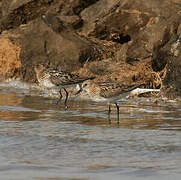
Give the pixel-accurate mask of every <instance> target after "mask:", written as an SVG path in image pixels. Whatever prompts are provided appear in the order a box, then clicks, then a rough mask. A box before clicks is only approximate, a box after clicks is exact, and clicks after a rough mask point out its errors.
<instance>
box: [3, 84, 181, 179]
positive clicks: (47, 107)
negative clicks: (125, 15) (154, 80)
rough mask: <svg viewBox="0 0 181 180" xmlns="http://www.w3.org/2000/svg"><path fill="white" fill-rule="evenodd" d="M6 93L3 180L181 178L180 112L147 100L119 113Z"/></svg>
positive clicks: (180, 106) (179, 108)
mask: <svg viewBox="0 0 181 180" xmlns="http://www.w3.org/2000/svg"><path fill="white" fill-rule="evenodd" d="M68 106H69V108H68V109H65V108H64V105H63V104H61V103H60V104H59V105H57V104H56V99H51V98H45V97H43V96H40V95H39V94H38V93H37V94H36V93H33V95H32V94H31V92H27V91H26V92H25V91H24V90H17V89H13V88H6V87H3V88H1V89H0V147H1V148H0V162H1V163H0V174H1V177H3V179H5V180H6V179H15V180H16V178H15V175H17V174H18V176H17V179H18V180H21V179H42V180H56V179H65V180H66V179H110V178H112V179H120V178H124V179H126V180H128V179H132V178H134V179H140V178H144V179H145V178H146V179H155V178H159V179H162V177H163V178H164V179H165V177H169V175H172V176H173V177H175V178H176V179H177V178H178V179H179V178H180V175H179V174H180V169H181V160H180V153H181V143H180V138H181V133H180V130H181V104H180V103H178V102H174V103H173V102H172V103H171V102H170V103H169V102H167V103H163V102H159V103H157V104H155V103H153V101H149V100H147V99H144V98H137V99H131V100H129V101H125V102H123V103H121V104H120V123H119V124H117V116H116V107H114V105H113V106H112V113H111V123H110V122H109V121H108V118H107V110H108V107H107V105H106V104H104V103H95V102H91V101H73V100H71V101H68ZM22 172H23V174H22Z"/></svg>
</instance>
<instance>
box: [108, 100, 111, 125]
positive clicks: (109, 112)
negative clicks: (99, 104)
mask: <svg viewBox="0 0 181 180" xmlns="http://www.w3.org/2000/svg"><path fill="white" fill-rule="evenodd" d="M108 106H109V107H108V120H109V123H110V124H111V118H110V114H111V104H110V103H109V104H108Z"/></svg>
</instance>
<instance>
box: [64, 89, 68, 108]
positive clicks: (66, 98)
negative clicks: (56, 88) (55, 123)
mask: <svg viewBox="0 0 181 180" xmlns="http://www.w3.org/2000/svg"><path fill="white" fill-rule="evenodd" d="M63 90H64V91H65V93H66V97H65V101H64V104H65V108H68V106H67V100H68V96H69V93H68V92H67V90H66V89H65V88H63Z"/></svg>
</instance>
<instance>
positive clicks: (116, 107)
mask: <svg viewBox="0 0 181 180" xmlns="http://www.w3.org/2000/svg"><path fill="white" fill-rule="evenodd" d="M115 105H116V108H117V123H118V124H119V106H118V104H117V103H115Z"/></svg>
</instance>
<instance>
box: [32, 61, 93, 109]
mask: <svg viewBox="0 0 181 180" xmlns="http://www.w3.org/2000/svg"><path fill="white" fill-rule="evenodd" d="M34 70H35V72H36V77H37V80H38V82H39V84H40V85H41V86H44V87H47V88H55V89H58V90H59V94H60V98H59V100H58V102H60V101H61V99H62V97H63V96H62V92H61V90H62V89H63V90H64V91H65V94H66V97H65V101H64V104H65V107H66V108H67V100H68V96H69V93H68V91H67V90H66V88H68V87H72V86H75V85H77V84H78V85H79V86H80V85H81V84H82V83H83V82H84V81H86V80H90V79H94V77H80V76H78V75H75V74H71V73H68V72H65V71H58V70H55V69H50V68H45V67H44V66H43V65H42V64H40V65H37V66H35V68H34Z"/></svg>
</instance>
